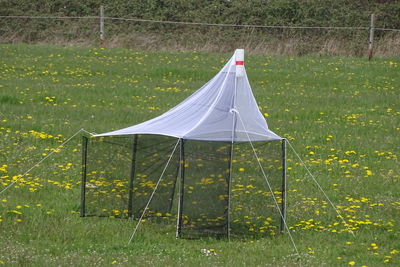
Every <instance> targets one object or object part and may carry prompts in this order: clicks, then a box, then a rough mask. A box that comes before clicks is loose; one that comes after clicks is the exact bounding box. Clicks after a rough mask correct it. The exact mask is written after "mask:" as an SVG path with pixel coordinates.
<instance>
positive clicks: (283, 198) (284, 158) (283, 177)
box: [281, 139, 287, 232]
mask: <svg viewBox="0 0 400 267" xmlns="http://www.w3.org/2000/svg"><path fill="white" fill-rule="evenodd" d="M286 191H287V190H286V139H282V206H281V212H282V217H281V232H283V231H284V230H285V221H286Z"/></svg>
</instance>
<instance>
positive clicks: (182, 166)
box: [176, 139, 185, 238]
mask: <svg viewBox="0 0 400 267" xmlns="http://www.w3.org/2000/svg"><path fill="white" fill-rule="evenodd" d="M184 148H185V147H184V141H183V139H181V142H180V160H179V163H180V169H181V179H180V183H179V189H180V190H179V210H178V230H177V233H176V237H177V238H178V237H180V236H181V231H182V221H183V218H182V213H183V212H182V210H183V193H184V187H185V150H184Z"/></svg>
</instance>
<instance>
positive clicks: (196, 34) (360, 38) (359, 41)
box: [0, 7, 400, 59]
mask: <svg viewBox="0 0 400 267" xmlns="http://www.w3.org/2000/svg"><path fill="white" fill-rule="evenodd" d="M48 20H51V21H52V23H48ZM375 21H376V19H375V16H374V15H373V14H372V15H371V20H370V25H366V26H365V27H346V26H344V27H343V26H290V25H248V24H240V25H238V24H217V23H202V22H183V21H165V20H148V19H137V18H119V17H108V16H105V12H104V8H103V7H100V12H99V16H83V17H79V16H0V38H1V39H0V42H3V43H16V42H34V43H53V44H54V43H55V44H78V45H81V44H83V45H100V46H107V47H127V48H137V49H148V50H170V49H175V50H200V51H212V52H227V51H231V50H232V49H235V48H237V47H239V46H240V47H243V48H245V49H247V50H249V51H250V52H254V53H270V54H289V55H301V54H306V53H319V54H327V55H356V56H364V55H368V58H369V59H371V58H372V56H373V55H374V54H377V55H382V56H393V55H399V54H400V29H390V28H380V27H375ZM24 26H25V27H24Z"/></svg>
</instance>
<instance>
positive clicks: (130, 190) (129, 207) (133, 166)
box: [128, 134, 138, 218]
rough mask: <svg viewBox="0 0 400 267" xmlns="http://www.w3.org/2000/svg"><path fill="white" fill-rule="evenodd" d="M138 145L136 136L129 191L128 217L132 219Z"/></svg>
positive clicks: (136, 136)
mask: <svg viewBox="0 0 400 267" xmlns="http://www.w3.org/2000/svg"><path fill="white" fill-rule="evenodd" d="M137 144H138V135H137V134H135V137H134V139H133V148H132V162H131V174H130V178H129V191H128V217H129V218H130V217H132V209H133V180H134V179H135V174H136V154H137V153H136V151H137Z"/></svg>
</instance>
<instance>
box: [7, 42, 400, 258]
mask: <svg viewBox="0 0 400 267" xmlns="http://www.w3.org/2000/svg"><path fill="white" fill-rule="evenodd" d="M229 57H230V55H229V54H203V53H197V52H195V51H194V52H192V53H166V52H142V51H132V50H123V49H102V48H76V47H56V46H32V45H23V44H20V45H1V46H0V112H1V113H0V190H1V189H3V188H5V187H6V186H7V185H8V184H10V182H12V181H13V180H15V179H18V177H19V175H22V174H23V173H24V172H26V171H27V170H28V169H29V168H30V167H31V166H33V165H34V164H35V163H36V162H38V161H39V160H40V159H41V158H43V157H45V156H46V155H48V154H49V153H51V152H52V151H54V149H56V148H57V147H58V146H59V145H60V144H61V143H62V142H64V141H65V140H67V138H69V137H70V136H72V135H73V134H74V133H76V132H77V131H78V130H80V129H81V128H84V129H86V130H87V131H90V132H96V133H101V132H106V131H110V130H113V129H119V128H123V127H126V126H130V125H133V124H136V123H139V122H142V121H145V120H147V119H150V118H152V117H154V116H156V115H159V114H161V113H163V112H165V111H166V110H168V109H169V108H171V107H173V106H175V105H176V104H178V103H179V102H180V101H181V100H183V99H185V98H186V97H187V96H189V95H190V94H191V93H192V92H194V91H195V90H196V89H198V88H199V87H200V86H201V85H203V84H204V83H205V82H207V81H208V80H209V79H210V78H212V77H213V76H214V75H215V74H216V72H217V71H218V70H219V69H220V68H221V67H222V66H223V64H224V62H226V60H228V59H229ZM399 64H400V58H384V59H379V58H376V59H374V60H372V61H370V62H369V61H367V60H366V59H363V58H344V57H308V56H307V57H295V58H291V57H283V56H276V57H275V56H274V57H271V56H264V55H249V56H247V58H246V69H247V72H248V76H249V80H250V83H251V84H252V87H253V91H254V94H255V96H256V99H257V102H258V105H259V107H260V109H261V111H262V113H263V114H264V116H265V117H266V119H267V121H268V123H269V127H270V128H271V129H272V130H273V131H274V132H276V133H277V134H279V135H280V136H283V137H286V138H288V139H289V140H290V142H291V144H292V145H293V146H294V147H295V148H296V149H297V151H298V152H299V154H300V155H301V157H302V158H303V159H304V161H305V162H306V164H307V166H308V167H309V168H310V170H311V172H312V173H313V174H314V175H315V176H316V178H317V180H318V181H319V182H320V184H321V185H322V187H323V188H324V189H325V191H326V193H327V195H328V196H329V197H330V198H331V200H332V201H333V202H334V203H335V205H336V207H337V209H338V210H339V211H340V212H341V214H343V216H344V217H345V219H346V221H347V223H348V225H349V227H350V228H351V229H353V231H354V234H355V236H354V237H353V236H352V235H351V234H350V233H349V231H348V230H347V228H346V227H345V226H344V225H343V223H342V221H341V220H340V218H338V217H337V216H336V213H335V211H334V210H333V209H332V208H331V207H330V206H329V205H328V203H327V201H326V199H325V198H324V197H323V195H322V194H321V192H320V191H319V190H318V189H317V187H316V186H315V184H314V183H313V182H312V180H311V179H310V178H309V177H308V176H307V175H306V172H305V170H304V168H303V167H302V166H301V164H300V163H299V161H298V160H297V159H296V158H295V156H294V154H293V153H292V152H291V151H290V150H288V152H289V155H288V187H289V192H288V224H289V226H290V228H291V233H292V235H293V238H294V241H295V242H296V245H297V247H298V249H299V251H300V256H301V257H300V259H299V258H298V257H297V256H296V254H295V253H294V250H293V247H292V244H291V243H290V240H289V238H288V235H287V234H283V235H276V236H272V237H265V238H261V239H257V238H248V239H232V240H231V241H230V242H228V240H225V239H211V238H206V239H200V240H186V239H175V233H174V229H173V226H172V227H171V226H167V225H161V226H162V227H160V225H157V224H151V223H147V224H144V225H143V227H141V228H139V232H138V235H137V236H136V237H135V239H134V242H133V243H131V244H130V245H127V243H128V240H129V237H130V234H131V233H132V230H133V227H134V226H135V223H136V222H132V221H128V220H121V219H111V218H97V217H90V218H80V217H79V212H78V211H79V201H80V170H81V165H80V164H81V163H80V160H81V159H80V157H81V149H80V141H81V140H80V138H79V137H75V138H73V139H72V140H71V142H69V143H68V144H67V145H66V146H65V147H63V148H61V149H59V150H56V151H55V153H53V155H52V156H51V157H49V158H48V159H47V160H46V161H44V162H43V163H42V164H41V165H40V166H38V167H37V168H35V169H33V170H32V171H30V172H29V174H28V175H26V176H24V177H23V178H21V179H20V180H19V181H18V182H17V183H16V185H15V186H14V187H12V188H10V189H8V190H7V191H5V192H4V193H2V194H1V195H0V233H1V234H0V246H1V250H0V264H5V265H37V266H43V265H49V266H54V265H62V266H67V265H82V266H83V265H86V266H92V265H126V266H128V265H130V266H132V265H144V266H153V265H161V264H163V265H168V266H172V265H188V266H194V265H197V266H205V265H231V266H243V265H246V266H258V265H267V266H268V265H271V266H272V265H273V266H297V265H299V266H300V265H302V266H347V265H354V266H381V265H393V266H399V265H400V254H399V251H400V241H399V240H400V190H399V189H400V185H399V183H400V174H399V170H400V168H399V165H398V156H399V154H400V150H399V143H400V142H399V141H400V138H399V134H400V105H399V101H400V75H399V74H400V66H399ZM202 249H208V250H210V249H213V250H215V251H216V254H217V255H210V256H207V255H205V254H204V253H202V252H201V250H202Z"/></svg>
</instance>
